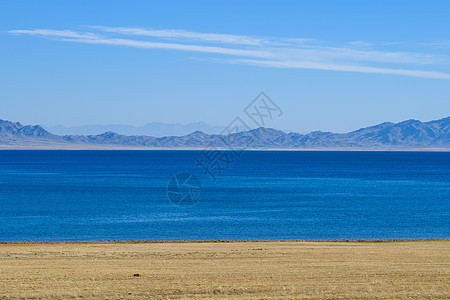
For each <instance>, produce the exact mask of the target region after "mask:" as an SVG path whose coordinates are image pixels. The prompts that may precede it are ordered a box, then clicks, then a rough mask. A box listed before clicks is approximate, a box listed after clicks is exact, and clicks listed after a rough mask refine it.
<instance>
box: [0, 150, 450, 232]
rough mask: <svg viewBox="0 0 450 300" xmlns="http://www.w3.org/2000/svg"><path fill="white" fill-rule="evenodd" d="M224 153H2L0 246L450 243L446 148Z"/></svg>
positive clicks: (449, 181) (449, 154)
mask: <svg viewBox="0 0 450 300" xmlns="http://www.w3.org/2000/svg"><path fill="white" fill-rule="evenodd" d="M227 153H228V154H229V156H230V157H232V158H233V162H232V163H230V164H229V165H227V167H226V168H225V169H224V170H223V171H222V174H215V175H216V176H217V178H216V180H215V181H212V180H211V177H210V176H209V175H208V174H204V172H203V171H204V170H203V169H202V168H201V167H199V166H198V165H196V164H197V163H196V161H195V158H199V157H202V155H203V154H204V153H201V152H199V151H0V240H188V239H195V240H197V239H341V238H349V239H350V238H377V239H378V238H380V239H381V238H450V152H319V151H317V152H313V151H311V152H304V151H299V152H294V151H249V152H245V153H243V154H242V155H241V157H237V156H236V155H234V154H233V155H232V153H231V152H227ZM178 173H185V174H186V173H187V174H193V175H194V176H196V178H197V179H198V182H195V181H194V182H193V181H190V182H191V183H192V182H193V184H191V187H186V186H184V187H182V188H181V189H180V191H179V194H177V193H176V190H175V192H174V190H173V189H174V186H173V183H174V182H173V181H172V185H170V186H169V195H170V196H171V197H172V198H171V199H172V202H171V201H169V198H168V192H167V186H168V183H169V180H170V178H171V177H172V176H174V175H176V174H178ZM180 178H182V177H179V178H178V179H180ZM192 178H195V177H192ZM192 178H191V180H192ZM175 188H176V187H175ZM191 188H192V189H191ZM200 189H201V190H200ZM179 195H182V196H183V197H181V198H177V197H178V196H179ZM173 196H175V198H174V197H173ZM174 199H175V200H174ZM186 199H187V200H189V201H187V202H186ZM178 200H181V202H180V203H181V205H175V204H173V202H177V201H178ZM191 200H192V202H195V203H194V204H192V205H188V204H189V203H190V201H191Z"/></svg>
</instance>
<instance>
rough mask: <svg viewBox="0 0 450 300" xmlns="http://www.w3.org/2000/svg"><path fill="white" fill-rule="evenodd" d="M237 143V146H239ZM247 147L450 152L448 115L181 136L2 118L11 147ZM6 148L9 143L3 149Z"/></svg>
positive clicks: (2, 134)
mask: <svg viewBox="0 0 450 300" xmlns="http://www.w3.org/2000/svg"><path fill="white" fill-rule="evenodd" d="M236 141H239V144H236ZM230 143H231V144H232V145H233V147H234V148H248V149H311V148H343V149H345V148H358V149H359V148H360V149H412V148H414V149H418V148H444V149H449V150H450V117H447V118H444V119H441V120H436V121H430V122H425V123H423V122H420V121H417V120H407V121H403V122H400V123H382V124H379V125H376V126H371V127H366V128H361V129H359V130H356V131H352V132H349V133H332V132H321V131H315V132H311V133H308V134H299V133H294V132H291V133H285V132H283V131H280V130H275V129H272V128H262V127H261V128H257V129H253V130H249V131H245V132H241V133H237V134H233V135H229V136H221V135H218V134H207V133H204V132H202V131H195V132H192V133H190V134H188V135H182V136H165V137H155V136H145V135H131V136H127V135H122V134H119V133H115V132H112V131H108V132H105V133H102V134H97V135H64V136H62V135H56V134H52V133H49V132H48V131H46V130H45V129H43V128H42V127H41V126H38V125H36V126H31V125H26V126H24V125H22V124H20V123H14V122H10V121H1V120H0V146H2V145H5V146H9V148H14V147H18V148H20V147H22V146H24V145H25V146H29V148H30V147H31V148H33V147H45V146H47V147H52V145H57V146H58V147H55V148H61V147H62V148H64V147H65V146H73V145H77V146H78V147H79V148H89V147H90V146H100V145H101V146H110V147H116V146H120V147H134V148H137V147H146V148H174V149H176V148H193V149H202V148H205V147H208V146H210V145H214V146H215V147H217V148H222V149H229V147H230V146H229V144H230ZM3 148H8V147H3Z"/></svg>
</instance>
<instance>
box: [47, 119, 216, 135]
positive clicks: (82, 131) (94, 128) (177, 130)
mask: <svg viewBox="0 0 450 300" xmlns="http://www.w3.org/2000/svg"><path fill="white" fill-rule="evenodd" d="M45 128H46V130H48V131H49V132H51V133H53V134H57V135H98V134H102V133H104V132H108V131H113V132H116V133H119V134H123V135H147V136H157V137H164V136H174V135H187V134H189V133H191V132H193V131H196V130H201V131H203V132H206V133H209V134H214V133H219V132H221V131H222V130H223V127H222V126H218V125H210V124H207V123H204V122H191V123H187V124H180V123H172V124H169V123H162V122H151V123H148V124H145V125H143V126H131V125H123V124H109V125H92V124H91V125H81V126H72V127H66V126H62V125H56V126H47V127H45Z"/></svg>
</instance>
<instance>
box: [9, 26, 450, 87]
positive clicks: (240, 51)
mask: <svg viewBox="0 0 450 300" xmlns="http://www.w3.org/2000/svg"><path fill="white" fill-rule="evenodd" d="M89 28H90V29H91V31H92V30H94V31H97V32H76V31H72V30H53V29H27V30H11V31H9V33H11V34H20V35H32V36H40V37H45V38H50V39H55V40H59V41H66V42H77V43H86V44H101V45H113V46H126V47H134V48H144V49H167V50H177V51H186V52H198V53H206V54H212V55H220V57H219V59H221V60H222V61H229V62H233V63H242V64H248V65H255V66H262V67H271V68H294V69H316V70H329V71H341V72H359V73H376V74H394V75H404V76H413V77H422V78H437V79H450V74H448V73H444V72H439V71H434V70H433V71H430V70H417V69H416V68H414V67H413V66H424V65H427V67H428V68H430V66H437V65H439V64H447V63H448V57H445V56H442V55H441V56H440V55H436V54H428V53H416V52H408V51H380V50H375V49H374V48H373V46H374V45H373V44H371V43H368V42H364V41H353V42H348V43H346V44H344V45H331V44H330V43H326V42H323V41H319V40H314V39H293V38H259V37H251V36H243V35H229V34H219V33H199V32H192V31H184V30H153V29H143V28H128V27H105V26H90V27H89ZM233 57H234V58H233ZM215 58H216V59H217V57H215ZM377 64H378V65H377ZM399 64H400V65H407V67H406V68H405V67H403V68H398V67H395V65H397V66H398V65H399ZM386 65H388V66H386Z"/></svg>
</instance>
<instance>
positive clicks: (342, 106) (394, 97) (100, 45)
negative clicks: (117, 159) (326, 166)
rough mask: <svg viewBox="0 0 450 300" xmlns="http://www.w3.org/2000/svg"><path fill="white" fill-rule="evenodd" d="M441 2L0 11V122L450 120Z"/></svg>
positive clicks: (29, 5)
mask: <svg viewBox="0 0 450 300" xmlns="http://www.w3.org/2000/svg"><path fill="white" fill-rule="evenodd" d="M449 11H450V1H401V0H400V1H245V3H244V1H20V0H19V1H2V2H0V70H1V71H0V101H1V108H2V109H1V112H2V113H1V115H0V119H9V120H13V121H20V122H22V123H30V124H43V125H47V126H50V125H56V124H63V125H67V126H72V125H81V124H109V123H123V124H130V125H142V124H145V123H149V122H152V121H160V122H168V123H172V122H182V123H186V122H195V121H204V122H207V123H211V124H218V125H226V124H227V123H229V122H230V121H231V120H233V119H234V117H236V116H238V115H240V114H242V109H243V108H244V107H245V106H246V105H247V103H249V102H250V101H251V100H252V99H253V98H254V97H255V96H256V95H257V94H258V93H259V92H260V91H265V92H266V93H267V94H268V95H269V96H270V97H272V99H273V100H274V101H275V102H276V103H277V104H278V105H279V106H280V107H281V108H282V109H283V111H284V114H283V116H282V117H281V118H280V119H279V120H277V121H275V122H274V123H273V124H271V126H272V127H276V128H279V129H288V130H294V131H300V132H307V131H311V130H324V131H337V132H344V131H349V130H354V129H357V128H360V127H364V126H369V125H373V124H377V123H380V122H384V121H392V122H397V121H402V120H405V119H411V118H414V119H419V120H422V121H427V120H432V119H438V118H442V117H447V116H449V115H450V113H449V111H450V18H449V17H448V14H449V13H448V12H449Z"/></svg>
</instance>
